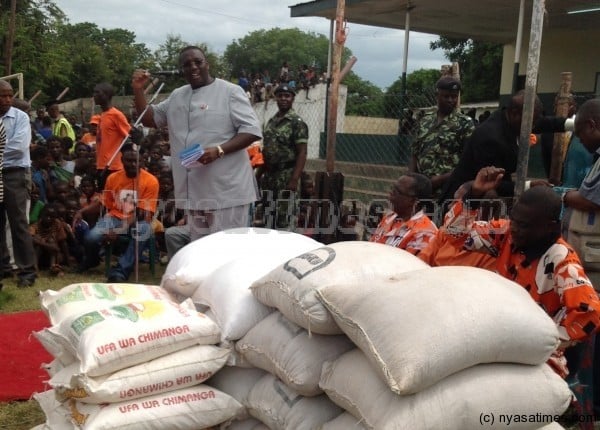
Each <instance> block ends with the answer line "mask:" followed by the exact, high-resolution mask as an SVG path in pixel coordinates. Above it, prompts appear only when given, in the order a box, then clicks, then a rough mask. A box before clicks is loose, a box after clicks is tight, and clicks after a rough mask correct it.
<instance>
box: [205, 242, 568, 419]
mask: <svg viewBox="0 0 600 430" xmlns="http://www.w3.org/2000/svg"><path fill="white" fill-rule="evenodd" d="M251 290H252V293H253V295H254V296H255V297H256V298H257V299H258V300H259V302H261V303H262V304H264V305H266V306H269V307H273V308H276V309H277V311H276V312H275V314H272V315H270V316H269V317H267V318H266V319H265V320H263V321H261V322H260V323H259V324H257V325H256V326H255V327H254V328H253V329H251V330H250V331H249V332H248V333H247V334H246V336H244V337H243V338H242V339H240V340H239V341H237V342H236V350H237V351H238V352H239V353H240V354H241V356H242V357H243V358H244V359H246V360H247V361H248V362H250V363H251V364H253V365H254V366H255V367H258V368H261V369H264V370H266V371H267V372H268V374H267V375H266V376H263V377H262V378H261V379H259V380H258V381H256V382H254V384H255V385H254V388H252V389H251V390H250V392H249V393H246V394H244V393H242V395H241V396H239V393H236V392H234V391H230V385H229V384H231V381H225V382H223V381H222V380H223V379H225V376H226V375H227V373H226V372H229V371H230V370H231V369H225V370H223V371H221V372H219V373H218V374H217V375H216V376H215V377H213V380H214V382H213V384H214V386H215V387H217V388H219V389H222V390H223V391H225V392H228V393H229V394H231V395H233V396H234V397H235V398H237V399H238V400H239V401H240V402H241V403H242V404H244V405H245V406H246V408H247V409H248V411H249V413H250V415H252V416H253V417H254V418H257V419H259V420H260V421H261V422H263V423H264V424H266V425H267V426H268V427H269V428H271V429H299V428H307V429H308V428H311V429H315V428H322V429H329V430H332V429H344V430H347V429H348V428H357V429H359V428H367V429H410V430H413V429H432V430H439V429H479V428H482V427H484V428H506V427H510V428H514V429H538V428H543V427H544V426H545V425H547V424H550V425H551V426H552V427H550V428H557V425H556V424H555V423H552V420H553V419H556V418H558V417H559V416H560V415H561V414H562V413H563V412H564V411H565V410H566V409H567V407H568V405H569V403H570V401H571V398H572V396H571V392H570V390H569V389H568V386H567V384H566V383H565V382H564V381H563V380H562V379H561V378H560V377H559V376H557V375H556V374H555V373H554V372H553V371H552V370H551V369H550V368H549V367H548V366H547V365H546V364H545V362H546V360H547V359H548V358H549V357H550V355H551V354H552V352H553V351H554V350H555V348H556V347H557V345H558V331H557V328H556V326H555V324H554V322H553V321H552V320H551V319H550V318H549V317H548V316H547V315H546V314H545V312H544V311H543V310H542V309H541V308H540V307H539V306H538V305H536V304H535V303H534V302H533V301H532V300H531V298H530V297H529V295H528V294H527V292H526V291H525V290H524V289H523V288H522V287H520V286H518V285H517V284H515V283H513V282H511V281H509V280H506V279H504V278H502V277H500V276H498V275H496V274H494V273H492V272H488V271H485V270H482V269H476V268H470V267H440V268H431V267H428V266H426V265H425V264H424V263H422V262H421V261H420V260H419V259H417V258H416V257H414V256H412V255H410V254H408V253H406V252H404V251H401V250H398V249H395V248H392V247H388V246H385V245H378V244H371V243H365V242H342V243H337V244H333V245H330V246H324V247H321V248H319V249H316V250H314V251H312V252H308V253H305V254H303V255H300V256H298V257H297V258H294V259H292V260H290V261H287V262H285V263H284V264H282V265H280V266H279V267H278V268H276V269H275V270H273V271H272V272H270V273H269V274H267V275H266V276H264V277H263V278H261V279H259V280H257V281H255V282H254V283H253V285H252V286H251ZM348 339H349V340H350V341H351V342H352V343H351V344H350V343H348ZM238 372H239V370H238ZM253 375H254V378H257V377H258V375H257V374H256V372H254V373H253ZM238 377H239V378H240V379H241V377H240V376H238V374H237V372H236V373H232V377H231V378H232V379H231V380H235V379H236V378H238ZM316 381H318V382H316ZM322 391H323V392H324V393H325V394H326V398H327V399H329V400H330V401H331V402H333V403H334V404H335V405H336V406H337V407H339V408H341V409H339V412H340V413H338V414H337V415H338V416H337V417H335V418H331V419H329V420H326V419H325V418H326V415H327V414H329V415H334V414H335V412H336V409H335V408H332V407H331V405H330V403H329V402H326V401H325V397H323V395H322V394H320V393H321V392H322ZM308 401H311V403H314V404H316V403H317V401H320V402H323V403H322V404H320V405H319V406H318V407H315V409H314V410H313V409H308V408H307V409H304V410H303V412H302V415H303V419H304V421H302V422H299V421H292V419H295V418H296V416H295V415H294V416H293V418H292V416H291V414H292V412H294V408H296V407H297V405H299V404H301V403H308ZM325 405H327V406H325ZM317 411H319V413H320V415H319V416H318V417H316V418H315V415H317V414H318V412H317ZM325 411H327V412H325ZM309 417H310V418H309ZM313 418H314V419H313ZM309 419H313V421H311V422H310V423H308V424H307V423H306V421H307V420H309ZM317 421H318V422H317ZM558 428H560V426H558Z"/></svg>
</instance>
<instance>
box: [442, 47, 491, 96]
mask: <svg viewBox="0 0 600 430" xmlns="http://www.w3.org/2000/svg"><path fill="white" fill-rule="evenodd" d="M430 48H431V49H432V50H434V49H443V50H444V55H445V56H446V58H448V59H449V60H450V61H456V62H457V63H458V64H459V66H460V73H461V81H462V84H463V85H462V87H463V89H462V98H463V101H466V102H477V101H485V100H495V99H497V98H498V95H499V93H500V76H501V74H502V45H500V44H495V43H489V42H481V41H477V40H473V39H452V38H448V37H440V38H439V39H438V40H436V41H433V42H431V44H430Z"/></svg>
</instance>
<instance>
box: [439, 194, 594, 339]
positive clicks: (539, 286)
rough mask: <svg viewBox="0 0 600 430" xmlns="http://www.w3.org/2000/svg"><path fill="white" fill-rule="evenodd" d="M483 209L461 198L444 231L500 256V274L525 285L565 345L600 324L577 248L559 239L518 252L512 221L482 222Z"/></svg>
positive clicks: (474, 248) (471, 247)
mask: <svg viewBox="0 0 600 430" xmlns="http://www.w3.org/2000/svg"><path fill="white" fill-rule="evenodd" d="M477 213H478V211H477V210H469V209H468V208H465V203H464V202H462V201H458V202H456V203H455V204H454V205H453V206H452V207H451V209H450V211H449V212H448V213H447V214H446V217H445V220H444V226H443V227H442V228H443V229H445V230H446V233H447V234H451V235H457V236H462V237H464V245H463V246H464V248H465V249H467V250H471V251H479V252H487V253H489V254H491V255H493V256H495V257H496V272H497V273H499V274H500V275H502V276H504V277H505V278H508V279H511V280H513V281H514V282H516V283H517V284H519V285H521V286H522V287H524V288H525V289H526V290H527V291H528V292H529V294H530V296H531V298H532V299H533V300H534V301H535V302H536V303H538V304H539V305H540V306H541V307H542V308H543V309H544V310H545V311H546V313H547V314H548V315H549V316H550V317H551V318H553V320H554V322H555V323H556V324H557V325H558V329H559V334H560V338H561V341H562V342H563V346H567V345H568V343H569V342H570V341H581V340H585V339H586V338H588V337H589V336H590V335H591V334H592V333H594V332H595V331H596V329H597V327H598V326H600V299H599V298H598V294H597V293H596V291H595V290H594V287H593V286H592V283H591V282H590V280H589V279H588V277H587V275H586V274H585V272H584V270H583V267H582V265H581V261H580V260H579V257H578V256H577V254H576V252H575V251H574V250H573V248H572V247H571V246H570V245H569V244H568V243H567V242H566V241H565V240H564V239H563V238H559V239H558V240H557V241H556V242H555V243H554V244H552V245H551V246H550V247H548V248H545V249H538V250H532V251H529V252H519V251H515V250H514V249H513V246H512V239H511V235H510V221H509V220H506V219H500V220H492V221H477V220H476V216H477Z"/></svg>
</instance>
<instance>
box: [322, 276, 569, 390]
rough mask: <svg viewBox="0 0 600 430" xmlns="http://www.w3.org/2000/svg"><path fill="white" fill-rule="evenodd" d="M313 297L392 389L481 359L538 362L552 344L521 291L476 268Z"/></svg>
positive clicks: (413, 386) (543, 317)
mask: <svg viewBox="0 0 600 430" xmlns="http://www.w3.org/2000/svg"><path fill="white" fill-rule="evenodd" d="M317 294H318V296H319V299H320V300H321V301H322V303H323V304H324V305H325V306H326V307H327V309H328V310H329V311H330V312H331V313H332V314H333V316H334V318H335V320H336V322H337V323H338V324H339V326H340V327H341V328H342V330H343V331H344V333H346V334H347V335H348V337H349V338H350V339H352V341H353V342H354V343H355V344H356V345H357V346H358V347H359V348H360V349H361V350H363V351H364V352H365V354H366V356H367V358H368V359H369V360H370V361H371V362H372V363H373V365H374V366H375V368H376V369H377V370H378V372H379V375H380V377H381V378H382V379H383V380H384V381H386V382H387V384H388V385H389V386H390V388H391V389H392V390H393V391H395V392H396V393H398V394H411V393H416V392H418V391H421V390H423V389H424V388H426V387H428V386H430V385H433V384H435V383H436V382H437V381H439V380H441V379H442V378H444V377H446V376H448V375H451V374H453V373H455V372H458V371H460V370H462V369H466V368H467V367H471V366H474V365H476V364H479V363H494V362H508V363H523V364H534V365H535V364H541V363H544V362H545V361H546V360H547V359H548V358H549V357H550V355H551V354H552V352H553V351H554V350H555V349H556V347H557V345H558V330H557V328H556V325H555V324H554V322H553V321H552V319H551V318H550V317H549V316H548V315H547V314H546V313H545V312H544V311H543V310H542V308H540V307H539V306H538V305H537V304H536V303H535V302H534V301H533V300H532V299H531V297H530V296H529V294H528V293H527V291H526V290H525V289H524V288H522V287H521V286H519V285H517V284H516V283H514V282H512V281H510V280H508V279H505V278H503V277H502V276H500V275H498V274H495V273H493V272H490V271H487V270H483V269H477V268H474V267H456V266H455V267H451V266H446V267H432V268H427V269H424V270H419V271H413V272H407V273H404V274H399V275H397V276H396V277H395V279H390V280H381V281H373V282H371V283H369V284H362V283H361V284H350V283H347V284H344V285H342V284H340V285H334V286H328V287H324V288H321V289H319V291H318V293H317Z"/></svg>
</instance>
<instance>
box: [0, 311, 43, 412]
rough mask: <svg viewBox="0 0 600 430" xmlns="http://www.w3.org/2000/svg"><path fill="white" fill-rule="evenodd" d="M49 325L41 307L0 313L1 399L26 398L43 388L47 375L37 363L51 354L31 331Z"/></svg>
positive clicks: (4, 400) (39, 363) (40, 362)
mask: <svg viewBox="0 0 600 430" xmlns="http://www.w3.org/2000/svg"><path fill="white" fill-rule="evenodd" d="M49 326H50V322H49V321H48V318H47V317H46V315H44V313H43V312H42V311H28V312H17V313H12V314H2V315H0V402H8V401H11V400H28V399H29V398H30V397H31V395H32V394H33V393H35V392H41V391H44V390H45V389H46V387H45V384H44V381H46V380H48V379H49V376H48V373H46V371H45V370H42V369H41V367H40V366H41V364H42V363H50V362H51V361H52V356H51V355H50V354H49V353H48V352H46V350H45V349H44V347H42V345H41V344H40V343H39V342H38V341H37V339H36V338H35V337H33V335H32V334H31V333H32V332H33V331H39V330H41V329H42V328H44V327H49Z"/></svg>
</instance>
